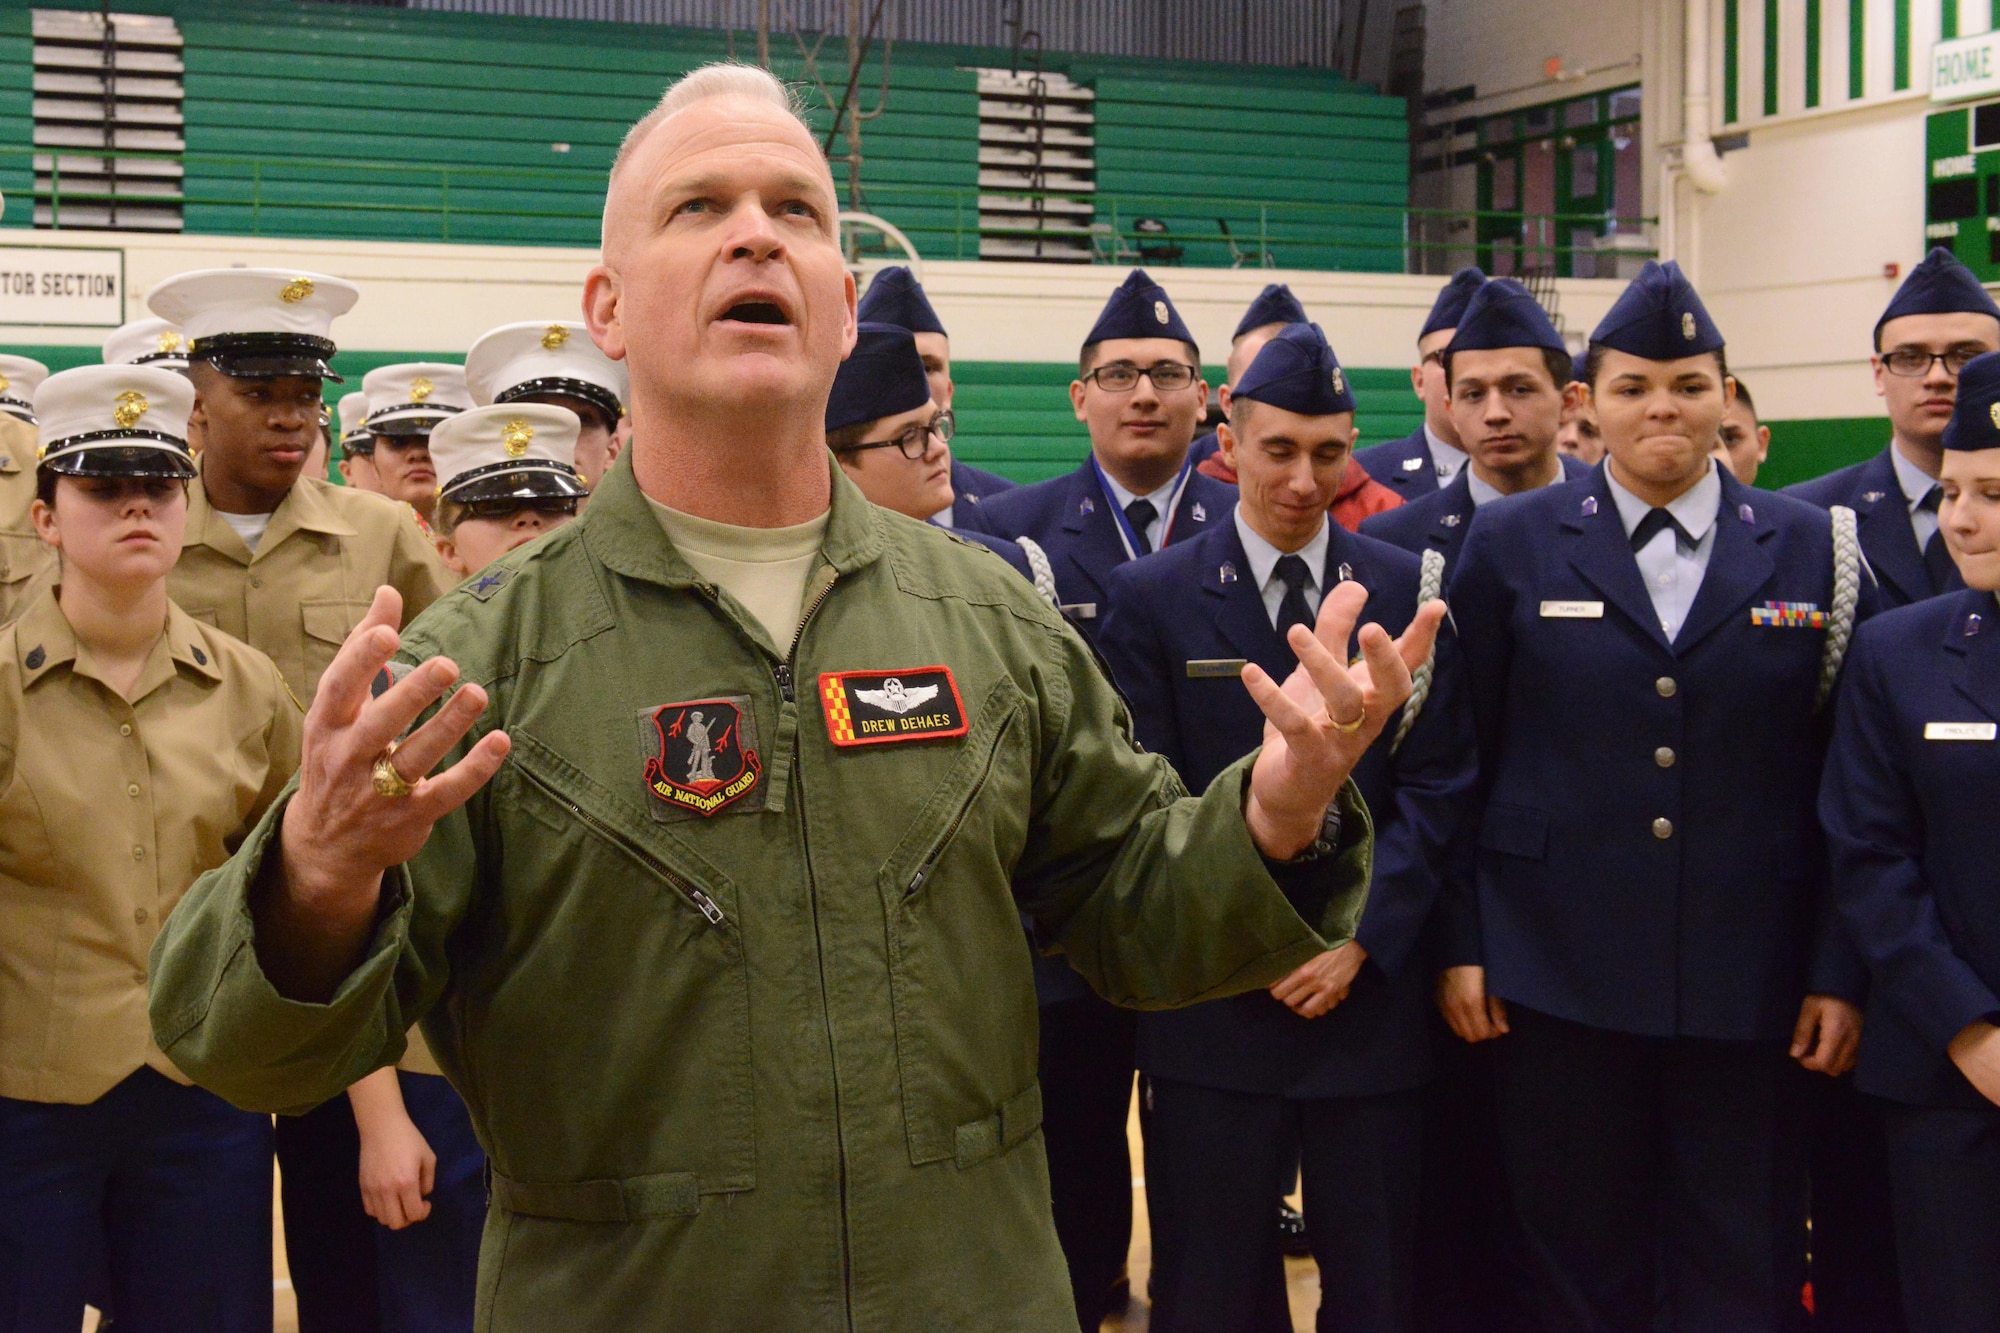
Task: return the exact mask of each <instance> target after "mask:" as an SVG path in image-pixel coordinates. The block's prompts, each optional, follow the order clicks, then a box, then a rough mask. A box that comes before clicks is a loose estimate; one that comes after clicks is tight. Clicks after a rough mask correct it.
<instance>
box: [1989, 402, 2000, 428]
mask: <svg viewBox="0 0 2000 1333" xmlns="http://www.w3.org/2000/svg"><path fill="white" fill-rule="evenodd" d="M1986 415H1987V416H1989V417H1992V418H1993V429H1995V430H2000V403H1995V404H1993V406H1991V407H1989V408H1987V409H1986Z"/></svg>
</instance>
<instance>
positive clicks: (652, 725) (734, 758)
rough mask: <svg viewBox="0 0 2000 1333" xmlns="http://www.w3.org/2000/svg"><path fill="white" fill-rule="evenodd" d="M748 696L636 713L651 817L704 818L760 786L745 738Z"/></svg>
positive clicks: (760, 772)
mask: <svg viewBox="0 0 2000 1333" xmlns="http://www.w3.org/2000/svg"><path fill="white" fill-rule="evenodd" d="M750 716H751V711H750V700H749V696H747V695H738V696H735V697H732V698H728V699H696V700H694V701H693V702H691V703H681V704H662V705H660V706H659V707H657V708H645V709H641V710H640V712H639V727H640V732H641V734H642V736H644V737H645V744H646V745H647V746H648V748H650V749H652V750H653V753H652V754H650V755H649V756H648V758H647V759H646V767H645V782H646V790H647V791H648V792H649V793H651V794H652V797H653V800H654V802H655V803H656V804H655V805H654V813H655V814H656V815H660V814H667V813H675V814H678V813H682V812H685V813H691V814H696V815H700V816H702V817H703V818H708V817H709V816H711V815H714V814H716V813H718V812H720V811H721V810H723V809H725V808H727V807H728V806H731V805H734V804H735V803H736V802H738V801H740V800H742V799H743V798H744V797H745V796H748V795H749V794H750V793H751V792H753V791H756V790H757V789H758V786H759V784H760V783H761V782H762V781H763V777H764V768H763V764H762V763H761V761H759V760H758V758H757V750H756V746H755V738H754V737H751V736H745V735H744V723H745V719H746V718H748V717H750Z"/></svg>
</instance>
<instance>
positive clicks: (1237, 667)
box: [1187, 657, 1250, 680]
mask: <svg viewBox="0 0 2000 1333" xmlns="http://www.w3.org/2000/svg"><path fill="white" fill-rule="evenodd" d="M1249 664H1250V660H1249V659H1248V658H1245V657H1196V658H1191V659H1190V660H1189V661H1188V664H1187V673H1188V679H1189V680H1235V679H1236V678H1237V677H1239V676H1241V675H1242V674H1243V668H1244V667H1246V666H1248V665H1249Z"/></svg>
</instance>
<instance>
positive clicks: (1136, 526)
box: [1125, 500, 1160, 555]
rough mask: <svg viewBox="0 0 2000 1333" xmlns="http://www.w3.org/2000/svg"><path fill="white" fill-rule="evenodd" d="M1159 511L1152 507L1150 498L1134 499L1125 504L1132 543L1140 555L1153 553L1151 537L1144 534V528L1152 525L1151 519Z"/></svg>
mask: <svg viewBox="0 0 2000 1333" xmlns="http://www.w3.org/2000/svg"><path fill="white" fill-rule="evenodd" d="M1159 516H1160V511H1159V510H1158V509H1155V508H1154V507H1153V502H1152V501H1151V500H1134V501H1133V502H1132V503H1131V504H1128V505H1126V506H1125V518H1126V520H1127V521H1128V522H1129V523H1131V525H1132V545H1133V546H1134V547H1136V548H1137V549H1138V552H1139V554H1140V555H1151V554H1152V553H1153V543H1152V539H1151V538H1149V537H1147V536H1146V529H1147V528H1150V527H1152V526H1153V520H1154V519H1156V518H1158V517H1159Z"/></svg>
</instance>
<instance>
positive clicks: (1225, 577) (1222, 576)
mask: <svg viewBox="0 0 2000 1333" xmlns="http://www.w3.org/2000/svg"><path fill="white" fill-rule="evenodd" d="M1215 577H1216V578H1217V579H1218V580H1220V581H1221V582H1223V583H1234V582H1236V562H1235V561H1234V560H1225V561H1223V562H1222V568H1221V569H1218V570H1216V571H1215Z"/></svg>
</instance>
